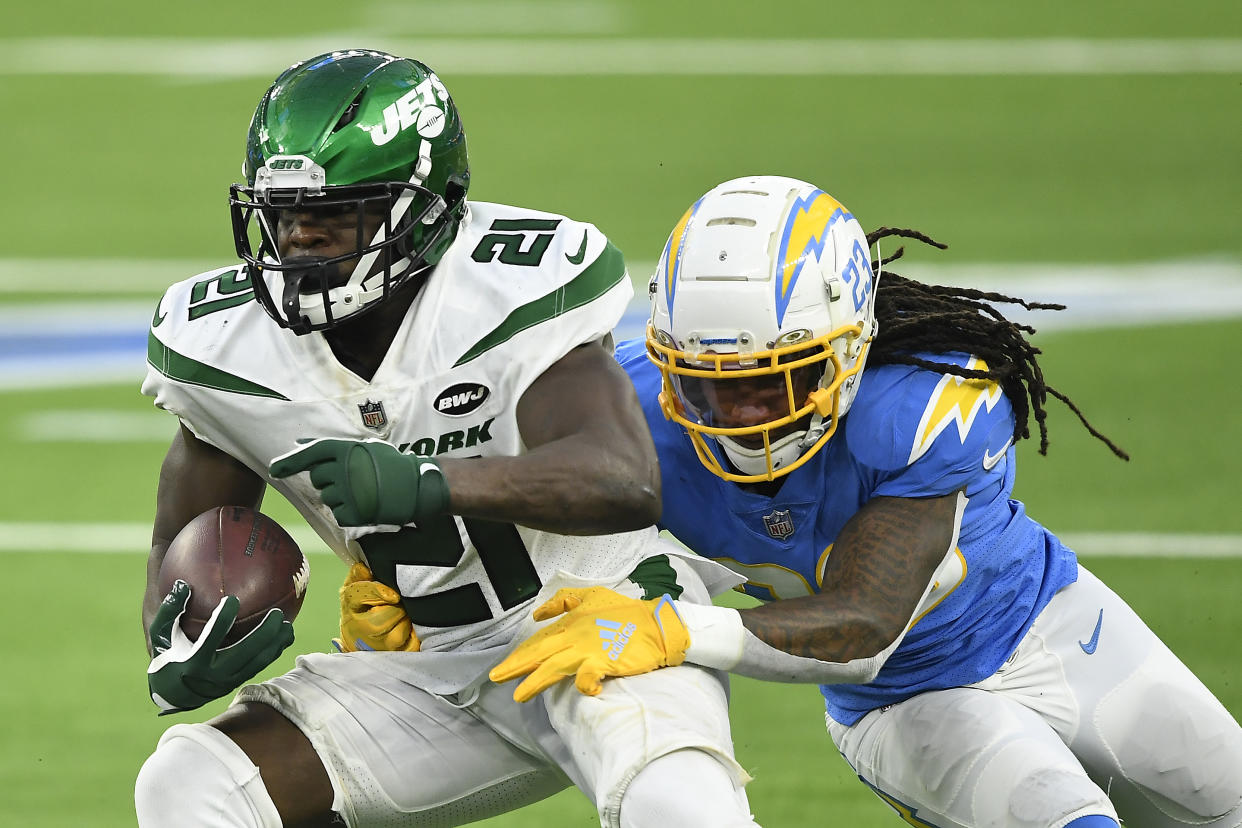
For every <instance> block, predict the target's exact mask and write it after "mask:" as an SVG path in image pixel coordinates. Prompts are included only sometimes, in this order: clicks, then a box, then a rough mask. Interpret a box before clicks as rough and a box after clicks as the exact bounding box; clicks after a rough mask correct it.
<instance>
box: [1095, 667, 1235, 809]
mask: <svg viewBox="0 0 1242 828" xmlns="http://www.w3.org/2000/svg"><path fill="white" fill-rule="evenodd" d="M1135 721H1141V722H1142V725H1141V726H1139V727H1136V726H1135V725H1134V722H1135ZM1096 728H1097V732H1098V733H1099V737H1100V739H1101V740H1102V741H1103V742H1104V744H1105V745H1106V746H1107V748H1108V750H1109V751H1110V752H1111V753H1112V755H1113V756H1114V757H1115V759H1116V762H1117V764H1118V765H1119V766H1120V769H1121V778H1119V779H1117V780H1116V781H1115V782H1114V783H1113V788H1114V792H1115V793H1116V794H1117V795H1119V796H1121V797H1125V798H1126V799H1127V803H1126V804H1127V805H1129V806H1130V808H1131V809H1134V808H1137V809H1138V810H1139V811H1151V810H1152V809H1153V808H1154V809H1156V810H1158V811H1159V812H1160V813H1161V814H1163V815H1164V816H1165V817H1167V818H1169V819H1170V820H1172V821H1173V822H1174V823H1176V824H1185V825H1196V824H1201V823H1204V822H1210V821H1213V820H1221V819H1223V818H1225V817H1229V816H1232V817H1235V818H1236V817H1238V816H1239V815H1242V728H1239V726H1238V723H1237V722H1236V721H1234V720H1233V717H1232V716H1230V715H1229V713H1228V711H1226V710H1225V708H1224V707H1223V706H1222V705H1221V704H1220V702H1218V701H1217V700H1216V699H1215V698H1214V697H1212V695H1211V694H1210V693H1209V692H1208V690H1207V689H1206V688H1204V687H1203V686H1202V685H1201V684H1200V683H1199V681H1198V679H1195V678H1194V677H1193V676H1192V675H1191V674H1190V673H1189V671H1188V670H1186V668H1185V667H1183V666H1182V665H1181V663H1180V662H1177V661H1176V659H1175V658H1174V657H1173V655H1172V654H1171V653H1168V652H1167V651H1166V650H1164V649H1163V648H1162V649H1161V651H1160V652H1159V653H1158V654H1157V655H1156V656H1155V657H1153V658H1152V659H1151V660H1150V661H1148V663H1147V664H1145V665H1144V666H1143V669H1142V670H1140V671H1139V672H1137V673H1136V674H1135V675H1134V676H1132V677H1130V678H1129V679H1127V680H1126V681H1124V682H1122V683H1121V684H1119V685H1118V686H1117V687H1116V689H1115V690H1114V691H1113V692H1112V693H1111V694H1110V695H1109V696H1108V697H1107V698H1106V699H1105V701H1104V702H1103V703H1101V705H1100V709H1099V711H1098V712H1097V714H1096ZM1128 786H1133V790H1135V791H1137V792H1138V794H1139V795H1140V796H1141V799H1139V798H1138V797H1134V796H1133V794H1131V793H1130V791H1129V790H1127V788H1128ZM1117 802H1118V807H1119V809H1121V810H1122V811H1123V813H1124V812H1126V808H1124V807H1122V804H1121V800H1120V799H1118V800H1117ZM1224 821H1225V824H1229V825H1236V824H1237V823H1236V822H1234V821H1230V820H1227V819H1226V820H1224Z"/></svg>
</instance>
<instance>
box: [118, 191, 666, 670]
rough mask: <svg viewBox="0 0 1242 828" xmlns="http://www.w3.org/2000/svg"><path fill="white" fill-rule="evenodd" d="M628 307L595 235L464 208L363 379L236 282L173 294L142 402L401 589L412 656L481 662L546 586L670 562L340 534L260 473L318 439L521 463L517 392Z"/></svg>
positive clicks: (550, 220)
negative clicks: (174, 419)
mask: <svg viewBox="0 0 1242 828" xmlns="http://www.w3.org/2000/svg"><path fill="white" fill-rule="evenodd" d="M631 294H632V288H631V286H630V280H629V278H628V274H627V273H626V270H625V265H624V261H623V259H622V256H621V253H620V251H619V250H617V248H616V247H614V246H613V245H612V244H611V243H609V242H608V240H607V239H606V238H605V237H604V235H603V234H602V233H601V232H600V231H599V230H598V229H597V228H596V227H594V226H593V225H590V224H585V223H582V222H577V221H572V220H570V219H567V218H564V217H562V216H557V215H553V214H550V213H543V212H537V211H533V210H527V209H521V208H516V207H509V206H505V205H500V204H488V203H480V202H472V203H471V204H470V205H469V209H468V212H467V215H466V218H465V220H464V221H463V222H462V224H461V227H460V229H459V230H458V234H457V238H456V240H455V241H454V243H453V245H452V246H451V247H450V248H449V250H448V252H447V253H446V254H445V255H444V257H443V259H442V260H441V261H440V263H439V264H438V265H437V266H436V267H435V269H434V270H433V271H432V273H431V275H430V277H429V278H428V279H427V282H426V284H425V285H424V286H423V287H422V288H421V291H420V293H419V295H418V297H417V298H416V299H415V301H414V303H413V305H412V307H411V309H410V311H409V313H408V314H407V316H406V318H405V321H404V322H403V323H402V325H401V327H400V329H399V330H398V332H397V334H396V337H395V339H394V341H393V344H392V346H391V347H390V349H389V351H388V353H387V355H386V356H385V357H384V360H383V362H382V363H381V364H380V366H379V368H378V370H377V371H376V372H375V375H374V377H373V378H372V379H370V380H365V379H363V378H361V377H359V376H357V375H356V374H354V373H353V372H352V371H350V370H349V369H348V368H345V367H344V366H342V365H341V364H340V362H338V361H337V359H336V357H335V356H334V355H333V353H332V351H331V349H330V348H329V346H328V343H327V341H326V340H325V339H324V337H323V336H322V335H321V334H319V333H310V334H307V335H303V336H297V335H295V334H293V333H291V332H290V331H288V330H286V329H284V328H281V327H279V326H278V325H277V324H276V323H275V322H274V321H273V320H272V319H271V318H269V317H268V316H267V314H266V313H265V312H264V311H263V309H262V307H260V305H259V304H258V303H257V302H256V301H255V300H254V294H253V293H252V292H251V290H250V285H249V281H248V279H247V275H246V272H245V269H244V268H243V267H241V266H233V267H228V268H222V269H220V270H215V271H211V272H208V273H205V274H202V275H200V276H196V277H194V278H192V279H188V280H186V281H184V282H180V283H178V284H175V285H173V286H172V287H171V288H169V290H168V291H167V293H166V294H165V295H164V297H163V299H162V300H161V302H160V305H159V308H158V310H157V312H156V316H155V318H154V320H153V321H152V326H151V333H150V339H149V345H148V363H149V365H148V370H147V376H146V379H145V381H144V382H143V385H142V391H143V393H144V394H148V395H150V396H153V397H154V398H155V404H156V405H157V406H159V407H160V408H164V409H167V410H168V411H171V412H173V413H174V414H176V415H177V416H178V417H179V418H181V421H182V423H184V424H185V426H186V427H187V428H189V429H190V430H191V431H192V432H193V433H194V434H195V436H196V437H198V438H199V439H201V440H204V441H206V442H207V443H210V444H212V445H214V446H216V447H218V448H220V449H221V450H223V451H224V452H226V453H228V454H229V455H231V456H233V457H234V458H236V459H237V460H239V461H240V462H242V463H244V464H245V465H246V466H248V467H249V468H250V469H252V470H254V471H255V472H256V473H257V474H259V475H260V476H261V477H263V478H264V479H265V480H266V481H267V482H268V484H269V485H271V486H273V487H274V488H276V489H277V490H278V491H280V493H281V494H283V495H284V496H285V497H286V498H288V499H289V501H290V502H291V503H293V505H294V506H295V507H297V509H298V511H299V512H301V513H302V515H303V516H304V517H305V518H306V520H307V521H308V522H309V523H310V525H311V526H313V527H314V528H315V530H316V531H317V532H318V534H319V535H320V537H322V538H323V540H324V541H325V542H326V543H327V544H328V546H330V547H331V548H332V550H333V551H334V552H335V553H336V554H337V555H338V556H339V557H340V558H342V559H343V560H344V561H346V562H347V563H349V562H353V561H365V562H366V563H367V564H368V565H369V566H370V567H371V569H372V571H373V572H374V573H375V575H376V577H377V579H379V580H382V581H385V582H387V583H389V584H390V585H394V586H396V587H397V588H398V589H399V590H400V592H401V593H402V595H403V596H405V599H404V602H405V606H406V610H407V612H408V613H409V614H410V617H411V619H412V620H413V621H414V624H415V630H416V632H417V634H418V637H419V639H420V640H421V641H422V646H423V650H424V652H427V653H433V652H435V651H447V650H459V651H460V650H482V649H485V648H489V647H492V646H497V645H499V644H500V643H502V642H507V641H508V640H509V639H510V638H511V637H512V635H513V634H514V631H515V630H516V628H517V625H518V624H519V623H520V621H521V620H522V618H523V617H525V616H527V615H529V612H528V611H527V612H523V609H524V608H527V607H528V606H529V604H530V603H531V599H532V598H533V597H534V596H535V595H536V594H537V593H538V592H539V591H540V589H541V587H542V586H543V585H544V584H545V583H547V582H548V581H549V580H550V579H552V578H553V577H554V576H557V574H558V572H559V573H562V576H561V577H562V578H563V577H564V575H565V574H568V575H571V576H575V577H577V578H582V579H587V580H590V581H595V582H606V581H610V580H611V581H615V580H616V579H618V578H624V577H625V575H627V574H628V573H629V572H630V571H631V570H633V568H634V566H635V565H636V564H637V563H638V562H639V561H641V560H643V559H644V558H646V557H648V556H650V555H653V554H659V553H660V552H662V551H666V547H664V546H663V545H656V544H657V542H656V530H655V529H654V528H652V529H649V530H643V531H639V532H631V533H623V534H617V535H607V536H597V537H567V536H562V535H555V534H550V533H547V532H541V531H537V530H534V529H529V528H526V527H520V526H518V527H515V526H513V525H511V524H505V523H496V522H491V521H483V520H473V519H469V518H465V519H463V518H460V517H455V516H445V517H443V518H440V519H437V520H435V521H427V522H424V524H423V525H420V526H417V527H415V526H414V525H412V524H411V525H409V526H405V527H387V529H388V530H389V531H377V530H376V527H360V528H357V529H343V528H341V527H340V526H338V525H337V523H336V521H335V519H334V517H333V515H332V512H331V510H330V509H328V508H327V507H326V506H324V505H323V503H322V501H321V500H320V499H319V493H318V491H317V490H316V489H315V488H314V487H313V486H312V485H311V483H310V479H309V476H308V475H307V474H305V473H302V474H297V475H294V476H292V477H291V478H288V479H285V480H274V479H272V478H271V477H270V476H269V475H268V465H269V464H270V463H271V461H272V459H273V458H275V457H277V456H279V455H282V454H285V453H286V452H289V451H292V450H294V449H296V448H298V445H299V442H298V441H299V440H305V439H308V438H318V437H336V438H346V439H355V440H362V439H367V438H381V439H384V440H387V441H389V442H391V443H393V444H395V445H397V446H399V447H400V448H401V450H402V451H405V452H408V453H411V454H417V455H423V456H431V457H438V458H439V457H452V458H469V457H496V456H513V455H519V454H522V453H523V452H524V451H525V447H524V446H523V444H522V439H521V436H520V434H519V433H518V426H517V417H516V408H517V403H518V401H519V399H520V398H521V396H522V394H523V392H525V391H526V389H527V388H529V387H530V385H531V384H532V383H533V382H534V381H535V379H536V378H538V377H539V376H540V375H541V374H542V373H543V372H544V371H545V370H546V369H547V368H548V367H549V366H551V365H552V364H553V363H555V362H556V361H557V360H559V359H560V358H561V357H563V356H564V355H565V354H566V353H568V352H569V351H570V350H571V349H573V348H574V347H576V346H578V345H581V344H583V343H587V342H591V341H593V340H596V339H599V338H600V337H602V336H604V335H605V334H607V333H609V332H610V331H611V330H612V328H613V327H614V325H616V323H617V321H618V320H619V319H620V317H621V314H622V313H623V311H624V310H625V307H626V305H627V304H628V302H629V300H630V297H631ZM398 528H399V531H393V530H397V529H398ZM451 683H454V682H450V684H451ZM441 689H444V688H441Z"/></svg>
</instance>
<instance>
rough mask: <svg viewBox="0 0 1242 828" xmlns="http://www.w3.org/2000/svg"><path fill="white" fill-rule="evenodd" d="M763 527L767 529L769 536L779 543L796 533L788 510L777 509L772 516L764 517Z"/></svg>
mask: <svg viewBox="0 0 1242 828" xmlns="http://www.w3.org/2000/svg"><path fill="white" fill-rule="evenodd" d="M763 525H764V526H765V527H767V530H768V534H769V535H771V536H772V537H774V538H776V539H777V540H779V541H783V540H784V539H785V538H787V537H789V536H790V535H792V534H793V533H794V525H793V519H792V518H790V516H789V510H788V509H776V510H774V511H773V512H772V514H770V515H764V516H763Z"/></svg>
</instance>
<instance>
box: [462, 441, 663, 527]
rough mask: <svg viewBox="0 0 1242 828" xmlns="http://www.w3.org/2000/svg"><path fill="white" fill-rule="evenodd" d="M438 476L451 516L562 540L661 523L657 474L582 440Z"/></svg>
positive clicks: (640, 461) (638, 460) (467, 464)
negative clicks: (564, 536)
mask: <svg viewBox="0 0 1242 828" xmlns="http://www.w3.org/2000/svg"><path fill="white" fill-rule="evenodd" d="M441 468H442V470H443V472H444V476H445V480H446V482H447V483H448V489H449V501H450V509H451V511H452V512H453V513H454V514H459V515H464V516H468V517H479V518H484V519H487V520H497V521H504V522H508V523H518V524H521V525H523V526H529V527H531V528H533V529H542V530H544V531H548V532H557V533H560V534H567V535H595V534H608V533H613V532H626V531H633V530H636V529H641V528H643V527H646V526H650V525H652V524H653V523H655V522H656V520H658V519H659V516H660V478H659V472H658V467H657V466H656V465H655V464H654V463H647V462H645V458H644V457H642V456H641V455H639V456H633V455H626V454H624V453H621V452H617V451H614V450H612V449H611V448H609V447H607V446H603V447H601V446H600V445H599V444H597V443H592V442H590V441H588V440H585V439H566V440H561V441H557V442H556V443H550V444H548V445H545V446H540V447H539V448H536V449H534V450H532V451H530V452H529V453H527V454H524V455H521V456H519V457H491V458H478V459H473V460H444V461H442V463H441Z"/></svg>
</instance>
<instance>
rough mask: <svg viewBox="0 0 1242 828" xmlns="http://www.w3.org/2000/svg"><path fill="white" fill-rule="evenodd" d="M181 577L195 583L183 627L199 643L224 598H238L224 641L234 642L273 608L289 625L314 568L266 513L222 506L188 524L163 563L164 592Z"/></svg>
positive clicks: (299, 606)
mask: <svg viewBox="0 0 1242 828" xmlns="http://www.w3.org/2000/svg"><path fill="white" fill-rule="evenodd" d="M178 578H180V579H181V580H183V581H185V582H186V583H188V584H189V585H190V589H191V592H190V600H189V603H187V604H186V608H185V613H184V614H183V615H182V616H181V629H182V630H184V631H185V634H186V635H187V636H189V637H190V639H191V640H194V639H197V638H198V635H199V633H201V632H202V631H203V626H204V625H205V624H206V623H207V621H208V620H209V619H210V618H211V613H212V612H213V611H214V610H215V608H216V605H217V604H219V603H220V599H221V598H222V597H224V596H225V595H235V596H237V599H238V602H239V607H238V611H237V620H236V621H234V622H233V628H232V629H231V630H229V634H228V635H227V636H226V637H225V639H224V644H223V645H222V646H224V645H228V644H232V643H234V642H235V641H237V640H238V639H240V638H241V637H242V636H244V635H245V634H246V633H248V632H250V631H251V630H253V629H254V628H255V627H257V626H258V625H259V623H260V622H261V621H262V620H263V618H264V616H266V615H267V612H268V610H270V609H273V608H275V609H279V610H282V611H283V612H284V614H285V620H286V621H292V620H293V619H294V618H295V617H297V614H298V610H300V609H301V608H302V600H303V599H304V598H305V597H306V586H307V583H308V582H309V580H310V565H309V564H308V563H307V561H306V556H305V555H303V554H302V550H301V549H299V548H298V545H297V542H296V541H294V540H293V538H291V537H290V536H289V533H288V532H286V531H285V530H284V529H283V528H281V526H280V524H278V523H277V522H276V521H274V520H272V519H271V518H269V517H268V516H267V515H264V514H262V513H261V512H257V511H255V510H254V509H247V508H246V507H244V506H218V507H216V508H214V509H210V510H208V511H206V512H203V513H202V514H201V515H199V516H198V517H196V518H194V520H192V521H190V522H189V523H187V524H186V525H185V528H184V529H182V530H181V531H180V532H179V533H177V537H175V538H173V541H172V543H171V544H169V547H168V552H167V554H165V556H164V561H163V563H161V564H160V594H161V595H167V594H168V591H169V590H170V589H172V585H173V582H174V581H176V580H177V579H178Z"/></svg>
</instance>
